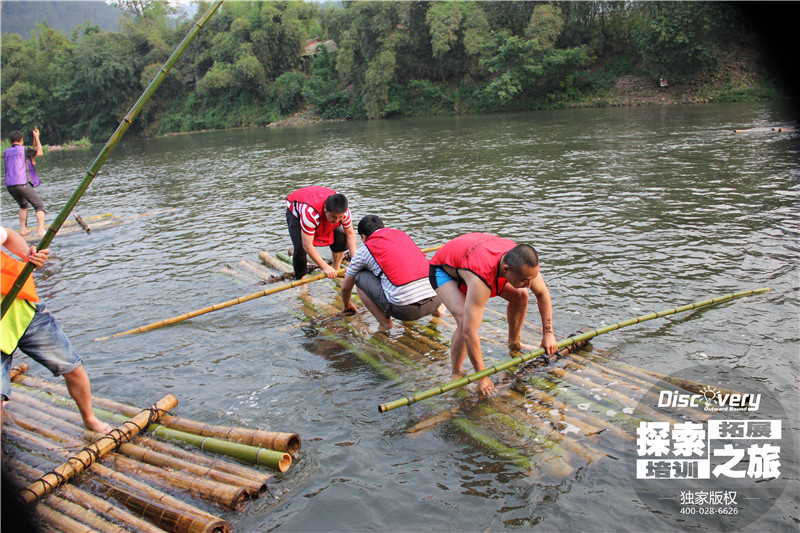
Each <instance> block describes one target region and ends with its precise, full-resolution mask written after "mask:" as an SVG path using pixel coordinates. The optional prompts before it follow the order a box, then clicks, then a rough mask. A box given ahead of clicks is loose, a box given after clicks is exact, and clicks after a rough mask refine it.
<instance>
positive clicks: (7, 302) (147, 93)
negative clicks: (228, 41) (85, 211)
mask: <svg viewBox="0 0 800 533" xmlns="http://www.w3.org/2000/svg"><path fill="white" fill-rule="evenodd" d="M221 4H222V0H216V1H215V2H214V3H213V4H212V5H211V6H210V7H209V8H208V9H207V10H206V12H205V13H204V14H203V16H201V17H200V19H198V21H197V22H195V24H194V26H193V27H192V29H191V30H190V31H189V33H187V34H186V37H184V39H183V41H181V43H180V44H179V45H178V47H177V48H176V49H175V51H174V52H172V55H171V56H169V58H168V59H167V61H166V62H165V63H164V65H163V66H162V67H161V70H159V72H158V74H156V76H155V77H154V78H153V81H151V82H150V85H148V86H147V88H146V89H145V90H144V92H143V93H142V95H141V96H140V97H139V99H138V100H137V101H136V103H135V104H134V105H133V107H132V108H131V109H130V111H128V114H127V115H125V117H124V118H123V119H122V121H121V122H120V124H119V126H118V127H117V130H116V131H115V132H114V133H113V134H112V135H111V138H110V139H109V140H108V141H107V142H106V145H105V146H104V147H103V149H102V150H101V151H100V153H99V154H98V155H97V158H96V159H95V160H94V163H92V165H91V166H90V167H89V170H88V171H87V172H86V176H85V177H84V178H83V180H82V181H81V183H80V184H79V185H78V188H77V189H76V190H75V192H74V193H72V197H70V199H69V200H68V201H67V204H66V205H65V206H64V207H63V209H61V211H60V212H59V213H58V215H57V216H56V218H55V220H54V221H53V222H52V224H50V227H49V228H48V229H47V232H46V233H45V234H44V237H42V240H41V241H39V245H38V247H37V249H38V250H42V249H44V248H47V247H48V246H49V245H50V241H52V240H53V237H55V235H56V233H58V230H59V229H60V228H61V225H62V224H63V223H64V221H65V220H66V219H67V217H69V214H70V213H71V212H72V210H73V209H74V208H75V206H76V205H77V204H78V200H80V198H81V196H83V193H84V192H86V189H88V188H89V185H90V184H91V183H92V180H93V179H94V178H95V176H97V173H98V172H99V170H100V167H102V166H103V163H105V161H106V159H108V156H109V155H111V152H112V151H113V150H114V148H115V147H116V146H117V143H119V141H120V139H122V136H123V135H125V132H126V131H127V130H128V127H129V126H130V125H131V124H132V123H133V121H134V120H135V119H136V117H137V116H138V115H139V113H140V112H141V111H142V109H143V108H144V106H145V104H146V103H147V101H148V100H150V97H151V96H153V93H155V91H156V89H158V86H159V85H161V82H162V81H163V80H164V78H166V76H167V74H168V73H169V71H170V69H172V67H173V65H175V63H176V62H177V61H178V58H179V57H180V56H181V55H182V54H183V52H184V51H185V50H186V48H188V46H189V43H191V42H192V41H193V40H194V38H195V36H196V35H197V33H198V32H199V31H200V29H201V28H202V27H203V25H204V24H205V23H206V22H208V20H209V19H210V18H211V16H212V15H213V14H214V12H215V11H216V10H217V9H218V8H219V6H220V5H221ZM33 269H34V265H33V263H26V264H25V268H23V269H22V272H20V274H19V276H17V279H16V280H15V281H14V284H13V285H12V286H11V289H10V290H9V291H8V293H7V294H6V296H5V297H4V298H3V302H2V305H1V306H2V310H1V313H0V316H5V315H6V312H7V311H8V309H9V307H11V304H12V303H14V300H15V299H16V298H17V294H19V291H20V289H22V286H23V285H24V284H25V282H26V281H27V279H28V277H29V276H30V275H31V272H33Z"/></svg>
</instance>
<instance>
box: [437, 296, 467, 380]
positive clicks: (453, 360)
mask: <svg viewBox="0 0 800 533" xmlns="http://www.w3.org/2000/svg"><path fill="white" fill-rule="evenodd" d="M436 294H438V295H439V298H441V299H442V302H443V303H444V305H445V306H446V308H447V310H448V311H450V314H452V315H453V318H454V319H455V321H456V330H455V331H454V332H453V338H452V339H451V340H450V364H451V371H452V373H453V377H454V378H460V377H463V372H462V370H461V367H462V366H463V365H464V359H465V358H466V356H467V343H466V341H465V339H464V332H463V327H464V304H465V302H466V296H465V295H464V293H463V292H461V291H460V290H459V289H458V284H457V283H456V282H454V281H450V282H447V283H445V284H444V285H442V286H441V287H439V288H438V289H436Z"/></svg>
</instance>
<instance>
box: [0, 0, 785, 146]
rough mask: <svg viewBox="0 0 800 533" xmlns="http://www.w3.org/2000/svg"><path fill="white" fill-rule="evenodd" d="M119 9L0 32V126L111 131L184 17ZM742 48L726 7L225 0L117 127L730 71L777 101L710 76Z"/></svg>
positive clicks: (541, 97) (206, 125)
mask: <svg viewBox="0 0 800 533" xmlns="http://www.w3.org/2000/svg"><path fill="white" fill-rule="evenodd" d="M117 4H118V5H119V6H120V7H123V8H126V4H127V8H128V11H129V14H128V15H127V17H126V18H125V19H124V20H123V22H122V25H121V27H120V31H117V32H108V31H102V30H101V29H100V28H99V27H98V26H97V25H95V24H85V25H83V26H81V27H80V28H79V29H78V30H77V31H75V32H73V34H72V35H71V36H67V35H64V34H63V33H62V32H60V31H56V30H54V29H52V28H49V27H47V26H44V25H40V26H38V27H37V30H36V35H35V38H34V39H30V40H23V39H21V38H20V37H19V36H14V35H12V36H7V35H5V34H4V35H3V42H2V110H3V123H2V135H3V137H6V136H7V135H8V133H9V131H11V130H12V129H22V130H24V131H30V129H31V128H32V127H33V126H39V128H40V129H41V130H42V132H43V139H46V142H49V143H58V142H63V141H66V140H69V139H78V138H81V137H89V138H90V139H91V140H92V141H94V142H103V141H105V140H106V139H107V137H108V136H109V135H110V134H111V133H112V132H113V131H114V129H115V128H116V127H117V125H118V124H119V121H120V120H121V117H122V116H124V114H125V113H126V112H127V111H128V110H129V109H130V108H131V106H132V105H133V103H134V102H135V101H136V99H137V98H138V96H139V95H140V94H141V92H142V91H143V89H144V88H145V87H146V86H147V85H148V84H149V82H150V81H151V80H152V79H153V77H154V76H155V74H156V73H157V72H158V69H159V68H160V67H161V65H162V64H163V63H164V61H165V60H166V59H167V58H168V57H169V55H170V53H171V52H172V51H173V49H174V48H175V47H176V45H177V44H178V43H179V42H180V41H181V39H182V38H183V36H184V35H185V34H186V33H187V32H188V30H189V28H190V27H191V24H192V21H190V20H183V21H180V22H179V23H178V24H177V25H176V24H175V22H174V19H173V18H170V16H169V15H170V14H171V10H170V8H169V5H168V4H167V3H166V2H163V1H159V0H152V1H147V0H136V1H129V2H118V3H117ZM208 5H209V4H207V3H201V4H200V6H199V11H198V14H199V13H203V12H204V11H205V10H206V9H207V7H208ZM131 6H135V9H132V8H131ZM316 42H319V43H320V45H319V46H315V45H314V43H316ZM309 43H311V44H309ZM743 49H748V50H758V42H757V36H756V34H755V33H754V32H753V30H752V28H750V27H749V26H748V21H747V20H746V17H743V16H742V13H741V12H740V10H739V9H738V8H737V3H735V2H733V3H725V2H707V3H706V2H700V3H698V2H649V1H643V2H528V1H524V2H463V1H453V2H419V1H404V2H366V1H359V2H344V3H343V4H319V3H310V2H308V3H307V2H301V1H276V2H241V1H239V2H228V3H225V4H223V5H222V7H221V9H220V11H219V12H218V13H217V14H216V15H214V17H212V19H211V21H210V22H209V24H207V25H206V27H205V28H203V30H202V31H201V32H200V33H199V35H198V37H197V39H196V40H195V41H194V42H193V43H192V45H191V46H190V47H189V48H188V49H187V50H186V52H185V53H184V55H183V56H182V57H181V59H180V61H179V62H178V64H177V65H176V67H175V68H174V69H173V71H172V72H171V73H170V75H169V76H168V77H167V78H166V80H165V81H164V82H163V83H162V85H161V87H160V88H159V89H158V91H157V92H156V94H155V96H154V97H153V98H152V99H151V101H150V103H149V104H148V105H147V106H146V108H145V110H144V111H143V112H142V114H141V115H140V117H139V118H138V119H137V120H136V122H135V123H134V125H133V126H132V127H131V128H130V130H129V135H139V136H155V135H159V134H164V133H168V132H179V131H192V130H199V129H217V128H229V127H236V126H255V125H266V124H269V123H272V122H275V121H277V120H279V119H281V118H282V117H284V116H286V115H288V114H291V113H293V112H296V111H298V110H300V109H305V108H308V107H309V106H311V107H312V108H313V110H314V111H315V112H317V113H320V114H321V115H322V116H323V117H325V118H346V119H354V118H367V119H378V118H386V117H395V116H408V115H426V114H436V113H454V112H461V113H465V112H487V111H498V110H527V109H541V108H553V107H563V106H570V105H605V104H607V103H608V102H607V101H606V100H605V99H604V97H605V95H607V94H608V91H609V90H610V89H611V88H612V87H613V85H614V83H615V82H616V81H617V80H618V79H619V78H621V77H623V76H630V75H636V76H640V77H646V78H647V79H649V80H651V82H652V84H653V86H655V85H657V84H658V81H659V79H660V78H666V79H669V80H670V84H671V85H675V84H676V83H677V84H691V83H701V82H702V81H703V80H704V79H708V78H710V77H714V78H715V79H716V80H717V84H716V86H717V87H719V79H720V76H728V79H727V81H724V83H723V89H724V91H722V92H720V93H719V95H717V96H718V98H717V99H720V98H722V97H726V98H729V99H746V98H757V97H758V98H763V97H768V98H775V97H778V96H780V87H779V86H777V85H774V84H772V83H771V82H770V81H769V80H768V79H767V78H765V77H764V75H763V74H764V73H763V72H758V73H752V72H751V73H748V75H749V78H748V80H749V81H748V83H747V84H746V86H743V85H742V84H741V83H740V80H739V76H738V75H737V74H736V73H731V72H727V73H726V72H725V71H724V69H723V66H725V65H728V64H729V63H730V59H731V56H732V54H735V53H736V52H737V51H741V50H743ZM755 64H758V61H756V62H755ZM724 95H727V96H724Z"/></svg>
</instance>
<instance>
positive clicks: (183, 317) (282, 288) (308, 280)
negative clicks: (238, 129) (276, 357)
mask: <svg viewBox="0 0 800 533" xmlns="http://www.w3.org/2000/svg"><path fill="white" fill-rule="evenodd" d="M439 248H441V246H434V247H432V248H425V249H423V250H422V252H423V253H426V252H430V251H433V250H438V249H439ZM346 270H347V269H346V268H345V267H342V268H340V269H338V270H337V271H336V275H337V276H341V275H343V274H344V273H345V271H346ZM321 279H327V276H326V275H325V274H316V275H314V276H307V277H305V278H303V279H297V280H294V281H292V282H289V283H285V284H283V285H279V286H277V287H270V288H269V289H264V290H262V291H259V292H254V293H252V294H248V295H246V296H241V297H239V298H234V299H233V300H228V301H225V302H221V303H218V304H213V305H209V306H208V307H203V308H202V309H196V310H194V311H189V312H188V313H184V314H182V315H178V316H174V317H172V318H165V319H163V320H159V321H158V322H153V323H151V324H147V325H144V326H140V327H138V328H134V329H130V330H127V331H121V332H119V333H114V334H113V335H107V336H105V337H98V338H96V339H94V340H95V341H105V340H108V339H113V338H115V337H121V336H123V335H132V334H134V333H143V332H145V331H150V330H153V329H157V328H161V327H164V326H169V325H171V324H176V323H178V322H183V321H184V320H189V319H190V318H194V317H197V316H200V315H204V314H206V313H211V312H212V311H219V310H220V309H225V308H228V307H232V306H234V305H239V304H242V303H245V302H249V301H250V300H255V299H256V298H261V297H262V296H268V295H270V294H275V293H277V292H282V291H285V290H288V289H293V288H295V287H299V286H301V285H306V284H308V283H312V282H314V281H319V280H321ZM4 301H5V300H4Z"/></svg>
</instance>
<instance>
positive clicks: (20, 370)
mask: <svg viewBox="0 0 800 533" xmlns="http://www.w3.org/2000/svg"><path fill="white" fill-rule="evenodd" d="M27 371H28V365H26V364H25V363H20V364H18V365H17V366H15V367H14V368H12V369H11V371H10V372H9V373H8V375H9V378H10V379H11V381H14V378H16V377H17V376H19V375H21V374H24V373H25V372H27Z"/></svg>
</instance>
